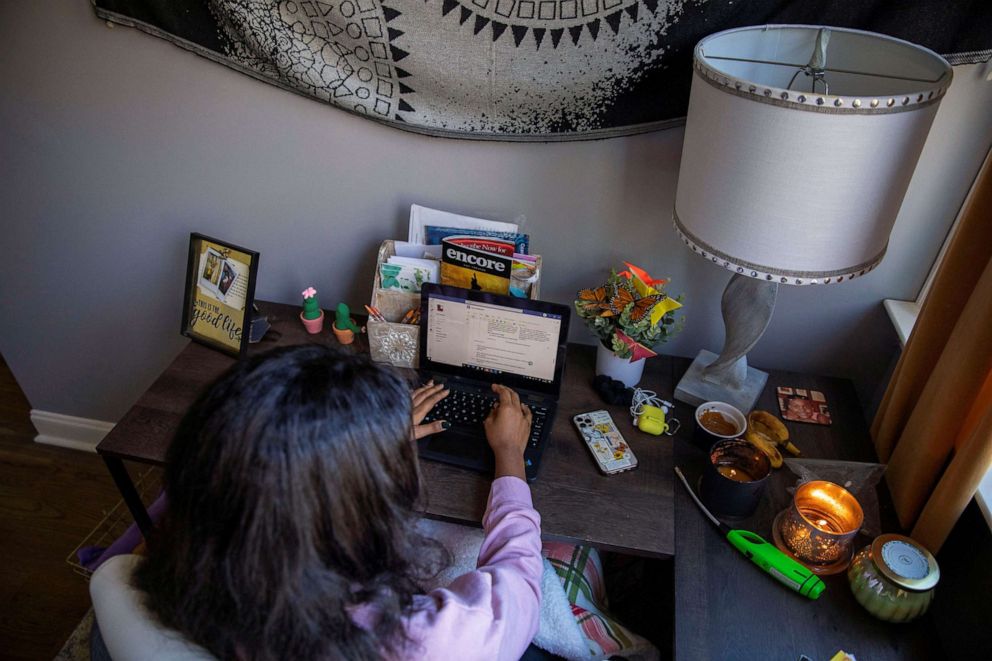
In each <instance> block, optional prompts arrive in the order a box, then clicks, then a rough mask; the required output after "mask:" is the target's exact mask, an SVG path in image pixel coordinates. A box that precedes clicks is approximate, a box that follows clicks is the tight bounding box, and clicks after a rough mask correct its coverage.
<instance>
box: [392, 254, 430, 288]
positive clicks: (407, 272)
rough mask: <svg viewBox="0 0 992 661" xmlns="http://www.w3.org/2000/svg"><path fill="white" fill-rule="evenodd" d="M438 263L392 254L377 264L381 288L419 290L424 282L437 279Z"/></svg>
mask: <svg viewBox="0 0 992 661" xmlns="http://www.w3.org/2000/svg"><path fill="white" fill-rule="evenodd" d="M438 270H439V263H438V262H437V261H435V260H433V259H417V258H413V257H400V256H396V255H394V256H392V257H390V258H389V259H388V260H387V261H386V263H385V264H381V265H380V266H379V273H380V276H381V279H382V288H383V289H398V290H400V291H408V292H419V291H420V287H421V286H422V285H423V284H424V283H425V282H437V281H438Z"/></svg>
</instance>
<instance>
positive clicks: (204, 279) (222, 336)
mask: <svg viewBox="0 0 992 661" xmlns="http://www.w3.org/2000/svg"><path fill="white" fill-rule="evenodd" d="M257 274H258V253H257V252H255V251H254V250H248V249H247V248H241V247H239V246H236V245H233V244H230V243H227V242H225V241H220V240H219V239H212V238H210V237H208V236H204V235H202V234H197V233H196V232H194V233H192V234H190V235H189V260H188V262H187V264H186V296H185V298H184V301H183V326H182V334H183V335H186V336H187V337H189V338H190V339H193V340H196V341H197V342H202V343H203V344H207V345H209V346H211V347H214V348H215V349H220V350H221V351H224V352H226V353H229V354H231V355H232V356H242V355H244V353H245V351H246V350H247V348H248V335H249V330H248V329H249V324H250V323H251V317H252V302H253V301H254V300H255V279H256V276H257Z"/></svg>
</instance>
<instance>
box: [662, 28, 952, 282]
mask: <svg viewBox="0 0 992 661" xmlns="http://www.w3.org/2000/svg"><path fill="white" fill-rule="evenodd" d="M827 30H829V34H827V33H824V35H823V36H824V37H825V38H826V39H828V41H827V43H826V48H825V54H826V57H825V59H823V58H821V60H820V61H819V62H818V64H819V65H820V67H821V68H822V70H823V81H825V82H826V84H827V85H829V93H827V90H826V89H824V85H823V84H822V83H816V84H815V88H814V89H811V81H812V78H811V77H810V76H808V75H806V74H805V73H802V72H801V71H800V70H801V69H802V68H803V67H806V66H807V65H808V64H812V62H811V57H812V56H813V54H814V51H817V50H818V49H817V36H818V34H820V28H819V27H813V26H795V25H791V26H757V27H749V28H739V29H735V30H728V31H725V32H720V33H717V34H714V35H711V36H709V37H707V38H705V39H703V40H702V41H700V42H699V44H698V45H697V46H696V51H695V61H694V75H693V81H692V92H691V97H690V101H689V112H688V116H687V118H686V129H685V141H684V144H683V148H682V165H681V168H680V172H679V182H678V189H677V191H676V197H675V227H676V230H677V231H678V233H679V235H680V237H681V238H682V239H683V241H685V242H686V244H687V245H689V246H690V247H691V248H693V250H695V251H696V252H697V253H699V254H701V255H702V256H704V257H705V258H706V259H709V260H711V261H713V262H715V263H717V264H719V265H720V266H723V267H725V268H728V269H730V270H733V271H735V272H737V273H741V274H744V275H747V276H750V277H754V278H760V279H763V280H773V281H775V282H781V283H787V284H801V285H807V284H829V283H833V282H841V281H844V280H847V279H850V278H852V277H855V276H858V275H863V274H864V273H866V272H868V271H870V270H871V269H873V268H874V267H875V266H876V265H877V264H878V263H879V262H880V261H881V259H882V257H883V255H884V254H885V249H886V245H887V244H888V239H889V232H890V230H891V229H892V224H893V222H894V221H895V218H896V215H897V213H898V211H899V207H900V205H901V204H902V199H903V196H904V195H905V192H906V188H907V186H908V185H909V181H910V178H911V177H912V174H913V170H914V169H915V167H916V162H917V159H918V158H919V155H920V152H921V151H922V149H923V144H924V141H925V140H926V136H927V133H928V131H929V130H930V125H931V123H932V121H933V118H934V115H935V114H936V112H937V106H938V104H939V102H940V99H941V97H942V96H943V95H944V93H945V92H946V90H947V87H948V86H949V85H950V82H951V68H950V65H948V64H947V62H946V61H945V60H943V59H942V58H941V57H940V56H939V55H937V54H935V53H933V52H931V51H929V50H926V49H924V48H921V47H919V46H915V45H913V44H910V43H908V42H905V41H901V40H898V39H894V38H892V37H887V36H883V35H877V34H872V33H867V32H860V31H856V30H844V29H839V28H827ZM819 52H821V53H822V52H824V49H821V50H820V51H819ZM808 71H811V69H808ZM794 76H795V80H794V81H793V80H792V79H793V77H794ZM790 82H791V83H792V84H791V87H790Z"/></svg>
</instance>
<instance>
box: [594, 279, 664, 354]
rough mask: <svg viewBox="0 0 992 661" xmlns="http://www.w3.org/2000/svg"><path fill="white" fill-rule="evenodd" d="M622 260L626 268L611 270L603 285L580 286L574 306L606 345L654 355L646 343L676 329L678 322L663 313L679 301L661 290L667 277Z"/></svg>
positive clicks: (614, 348)
mask: <svg viewBox="0 0 992 661" xmlns="http://www.w3.org/2000/svg"><path fill="white" fill-rule="evenodd" d="M624 264H626V266H627V268H628V270H627V271H622V272H620V273H616V272H613V273H612V275H611V276H610V278H609V280H608V281H607V282H606V284H604V285H603V286H601V287H596V288H592V289H582V290H580V291H579V292H578V294H577V297H576V300H575V309H576V312H578V314H579V316H580V317H581V318H583V319H584V320H585V322H586V325H587V326H589V328H590V330H592V331H593V332H594V333H595V334H596V335H597V336H598V337H599V338H600V340H601V341H602V342H603V343H604V345H605V346H607V348H611V349H612V350H613V352H614V353H616V354H617V355H618V356H620V357H622V358H625V357H628V356H629V357H630V359H631V360H640V359H641V358H646V357H650V356H653V355H655V354H654V352H652V351H651V350H650V348H648V346H647V345H653V344H655V343H657V342H659V341H664V340H666V339H667V338H668V337H669V336H670V335H673V334H674V333H676V332H678V330H680V328H681V326H679V325H673V324H675V320H674V319H673V318H672V317H671V316H668V317H666V315H668V314H669V313H670V312H672V311H673V310H677V309H678V308H680V307H682V304H681V303H680V302H679V301H678V300H676V299H674V298H671V297H670V296H668V295H667V294H666V293H665V292H664V290H662V287H663V286H664V285H665V284H667V282H668V281H667V280H661V279H656V278H652V277H651V276H650V275H649V274H648V273H647V271H645V270H644V269H641V268H638V267H637V266H634V265H633V264H630V263H627V262H624ZM645 321H648V322H649V323H644V322H645ZM680 321H681V320H680ZM662 322H664V323H662ZM645 343H647V345H646V344H645Z"/></svg>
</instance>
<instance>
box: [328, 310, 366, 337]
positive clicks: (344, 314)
mask: <svg viewBox="0 0 992 661" xmlns="http://www.w3.org/2000/svg"><path fill="white" fill-rule="evenodd" d="M334 327H335V328H337V329H338V330H350V331H352V332H355V333H360V332H362V329H361V328H359V327H358V326H357V325H356V324H355V322H354V321H352V320H351V310H349V309H348V304H347V303H338V309H337V312H336V313H335V315H334Z"/></svg>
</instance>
